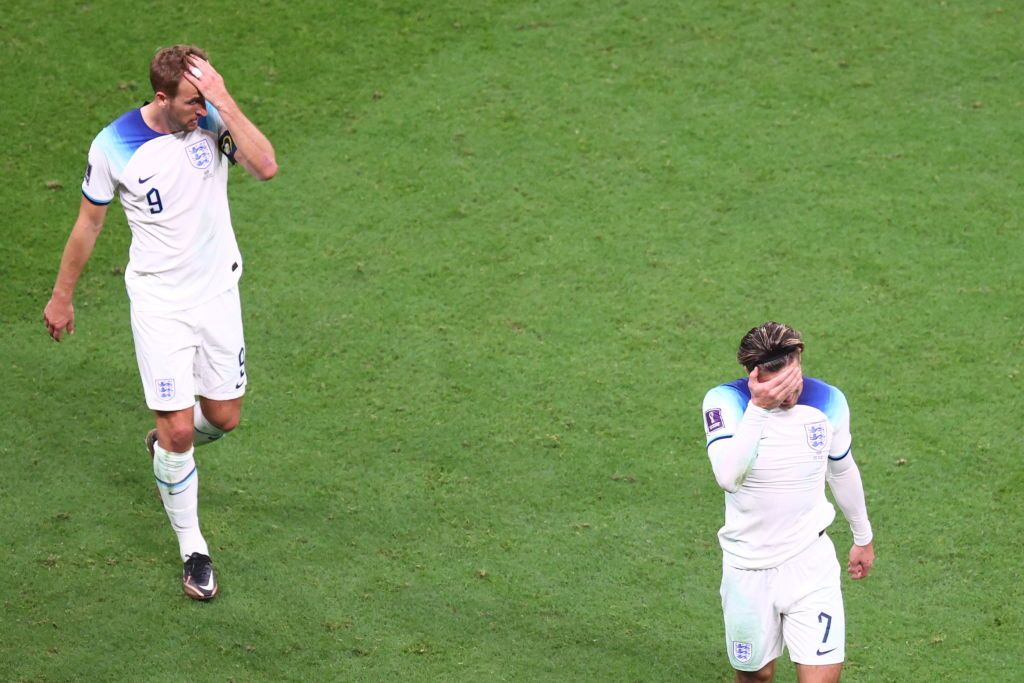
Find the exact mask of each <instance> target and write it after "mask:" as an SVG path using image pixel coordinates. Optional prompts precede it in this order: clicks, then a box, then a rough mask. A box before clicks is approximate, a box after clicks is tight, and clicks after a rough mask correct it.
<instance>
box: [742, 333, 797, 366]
mask: <svg viewBox="0 0 1024 683" xmlns="http://www.w3.org/2000/svg"><path fill="white" fill-rule="evenodd" d="M803 350H804V341H803V337H801V335H800V333H799V332H797V331H796V330H794V329H793V328H792V327H790V326H789V325H783V324H782V323H777V322H775V321H774V320H769V321H768V322H766V323H762V324H760V325H758V326H757V327H755V328H753V329H751V330H750V331H749V332H747V333H746V334H745V335H743V339H741V340H740V349H739V351H737V352H736V360H738V361H739V362H740V365H742V366H743V367H745V368H746V369H747V372H753V371H754V368H755V367H758V366H760V367H761V371H762V372H775V371H776V370H781V369H782V368H784V367H785V366H786V364H787V363H789V361H790V360H792V358H793V354H800V353H802V352H803Z"/></svg>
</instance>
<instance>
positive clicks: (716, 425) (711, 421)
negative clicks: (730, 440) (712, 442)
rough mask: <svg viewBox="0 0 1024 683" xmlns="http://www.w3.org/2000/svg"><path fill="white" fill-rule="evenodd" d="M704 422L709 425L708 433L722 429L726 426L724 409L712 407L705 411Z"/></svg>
mask: <svg viewBox="0 0 1024 683" xmlns="http://www.w3.org/2000/svg"><path fill="white" fill-rule="evenodd" d="M704 424H705V426H707V429H708V433H709V434H710V433H711V432H713V431H715V430H716V429H721V428H722V427H724V426H725V420H723V419H722V409H721V408H712V409H711V410H706V411H704Z"/></svg>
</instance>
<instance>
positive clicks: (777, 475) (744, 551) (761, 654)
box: [704, 322, 875, 683]
mask: <svg viewBox="0 0 1024 683" xmlns="http://www.w3.org/2000/svg"><path fill="white" fill-rule="evenodd" d="M803 350H804V343H803V341H802V339H801V336H800V333H799V332H797V331H796V330H794V329H793V328H791V327H788V326H786V325H782V324H780V323H776V322H767V323H764V324H763V325H761V326H759V327H755V328H754V329H752V330H750V331H749V332H748V333H747V334H746V335H745V336H744V337H743V339H742V341H741V342H740V348H739V353H738V354H737V358H738V359H739V362H740V364H741V365H743V367H744V368H745V369H746V371H747V377H745V378H743V379H738V380H736V381H734V382H730V383H728V384H722V385H720V386H717V387H715V388H714V389H712V390H711V391H709V392H708V393H707V395H706V396H705V398H704V431H705V433H706V435H707V448H708V457H709V458H710V459H711V467H712V469H713V470H714V474H715V479H716V480H717V481H718V485H719V486H720V487H722V489H724V490H725V526H723V527H722V528H721V529H720V530H719V532H718V539H719V542H720V544H721V546H722V555H723V566H722V586H721V595H722V611H723V613H724V617H725V644H726V648H727V651H728V655H729V662H730V663H731V664H732V667H733V668H734V669H735V670H736V680H737V681H771V680H772V679H773V677H774V674H775V659H776V658H777V657H779V656H780V655H781V654H782V650H783V647H787V648H788V649H789V656H790V659H792V660H793V662H795V663H796V669H797V675H798V678H799V680H800V682H801V683H826V682H834V681H838V680H839V676H840V672H841V670H842V667H843V659H844V654H845V636H846V621H845V618H844V613H843V597H842V593H841V591H840V585H839V578H840V569H839V563H838V561H837V559H836V552H835V547H834V546H833V545H832V541H831V539H830V538H829V537H828V534H826V533H825V530H826V529H827V528H828V526H829V525H830V524H831V523H832V521H833V520H834V519H835V509H834V508H833V507H832V505H831V504H830V503H829V502H828V500H827V499H826V497H825V483H826V482H828V485H829V487H830V488H831V489H832V495H833V497H834V498H835V501H836V503H837V504H838V505H839V507H840V509H841V510H842V511H843V514H844V515H845V517H846V520H847V521H848V522H849V524H850V528H851V530H852V531H853V540H854V544H853V546H852V547H851V548H850V553H849V561H848V563H847V571H848V572H849V574H850V576H851V577H852V578H853V579H862V578H864V577H866V576H867V575H868V572H869V571H870V570H871V565H872V564H873V563H874V561H875V552H874V549H873V547H872V545H871V542H872V533H871V524H870V522H869V521H868V515H867V509H866V507H865V504H864V487H863V485H862V483H861V477H860V471H859V470H858V469H857V465H856V463H855V462H854V460H853V453H852V450H851V437H850V410H849V407H848V406H847V403H846V397H845V396H843V393H842V392H841V391H839V389H836V388H835V387H833V386H830V385H828V384H826V383H825V382H822V381H821V380H818V379H813V378H811V377H804V375H803V368H802V354H803Z"/></svg>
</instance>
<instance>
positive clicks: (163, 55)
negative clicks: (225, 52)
mask: <svg viewBox="0 0 1024 683" xmlns="http://www.w3.org/2000/svg"><path fill="white" fill-rule="evenodd" d="M189 55H195V56H197V57H201V58H203V59H207V57H206V51H205V50H203V49H202V48H198V47H196V46H195V45H171V46H170V47H162V48H160V49H159V50H157V51H156V54H155V55H153V60H152V61H151V62H150V63H149V82H150V84H151V85H152V86H153V92H155V93H156V92H162V93H164V94H165V95H167V96H168V97H174V96H175V95H177V94H178V83H179V82H180V81H181V77H182V76H183V75H184V73H185V69H187V68H188V67H189V63H188V56H189Z"/></svg>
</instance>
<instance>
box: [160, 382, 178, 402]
mask: <svg viewBox="0 0 1024 683" xmlns="http://www.w3.org/2000/svg"><path fill="white" fill-rule="evenodd" d="M156 396H157V398H159V399H160V400H161V401H170V400H171V399H172V398H174V379H158V380H157V381H156Z"/></svg>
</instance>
